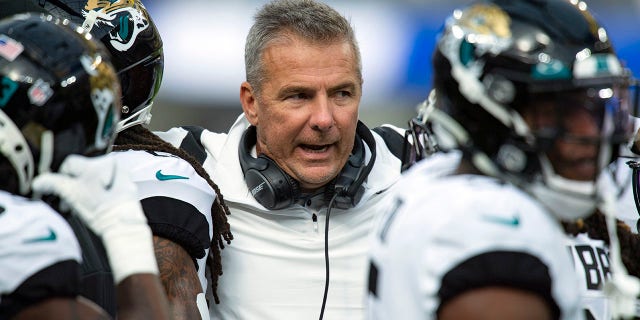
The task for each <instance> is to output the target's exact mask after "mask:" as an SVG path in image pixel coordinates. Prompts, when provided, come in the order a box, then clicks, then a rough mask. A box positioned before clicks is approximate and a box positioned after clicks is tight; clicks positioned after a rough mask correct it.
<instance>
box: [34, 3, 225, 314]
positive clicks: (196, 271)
mask: <svg viewBox="0 0 640 320" xmlns="http://www.w3.org/2000/svg"><path fill="white" fill-rule="evenodd" d="M27 2H29V3H30V7H33V6H35V7H36V9H38V10H44V11H45V12H47V13H50V14H52V15H54V16H57V17H60V18H64V19H68V20H70V21H73V22H75V23H77V24H79V25H82V27H83V28H85V29H86V30H88V31H90V32H91V34H92V35H93V36H94V37H96V38H97V39H99V40H100V41H101V42H102V43H103V44H104V45H105V46H106V47H107V49H108V50H109V52H110V53H111V56H112V59H113V64H114V66H115V68H116V71H117V75H118V78H119V79H120V82H121V84H122V108H121V110H120V114H121V119H122V120H121V121H120V123H119V124H118V128H117V130H118V132H119V134H118V137H117V140H116V142H115V146H114V151H117V152H113V153H111V155H112V156H113V157H115V159H116V160H117V161H118V163H119V165H121V166H124V167H127V168H128V170H129V171H130V172H131V173H130V177H131V179H132V180H133V181H134V182H135V183H136V185H137V187H138V197H139V199H140V201H141V203H142V207H143V209H144V212H145V215H146V217H147V220H148V222H149V226H150V227H151V230H152V231H153V235H154V236H153V241H154V247H155V251H156V258H157V261H158V265H159V268H160V274H161V279H162V283H163V285H164V287H165V290H166V293H167V296H168V298H169V301H170V305H171V310H172V313H173V316H174V317H176V318H185V319H194V318H197V319H200V318H201V317H202V318H204V319H207V318H208V311H207V310H208V302H210V303H213V302H214V301H215V302H218V297H217V294H216V286H217V279H218V276H219V275H221V273H222V266H221V259H220V249H222V248H223V246H224V243H225V242H226V243H229V241H230V240H231V239H232V235H231V233H230V230H229V224H228V223H227V220H226V215H227V213H228V209H227V208H226V205H225V204H224V201H223V199H222V196H221V195H220V193H219V191H218V187H217V185H216V184H215V183H214V182H213V181H212V179H211V178H210V177H209V175H208V174H207V173H206V172H205V171H204V169H202V166H201V163H200V162H199V160H202V159H196V158H195V157H193V156H190V155H189V154H187V153H186V152H184V151H182V150H181V149H178V148H175V147H173V146H171V145H170V144H168V143H165V142H164V141H163V140H161V139H159V138H157V137H156V136H155V135H154V134H153V133H151V131H149V130H148V129H147V128H146V125H147V124H148V123H149V121H150V120H151V108H152V104H153V101H154V98H155V96H156V94H157V92H158V90H159V88H160V84H161V81H162V73H163V67H164V65H163V59H164V55H163V44H162V38H161V35H160V33H159V31H158V29H157V27H156V25H155V23H154V22H153V20H152V18H151V16H150V15H149V12H148V11H147V9H146V8H145V7H144V5H143V3H142V2H141V1H139V0H123V1H115V2H114V1H70V0H60V1H36V0H30V1H27ZM187 149H188V146H187ZM74 229H75V230H76V232H77V233H79V234H84V235H85V236H84V237H83V238H84V239H85V240H84V241H81V245H84V246H86V247H88V248H89V249H90V250H89V251H90V252H89V253H88V255H91V256H93V258H92V259H91V261H93V262H92V263H87V264H85V265H84V266H83V268H84V274H85V281H84V283H85V285H84V291H83V292H84V293H85V295H86V296H88V297H91V299H93V300H95V301H100V304H103V305H106V306H107V307H108V308H109V309H110V310H115V304H114V301H113V296H114V294H113V293H112V292H109V290H108V289H109V288H108V284H109V277H110V275H109V270H108V269H107V268H105V267H106V266H108V265H107V264H105V263H104V261H102V260H104V255H102V254H100V252H101V250H100V244H99V243H96V241H92V239H93V238H94V237H93V236H92V235H90V234H87V232H85V231H84V230H83V229H84V228H83V226H82V225H80V224H76V225H74ZM100 257H102V260H101V259H100ZM87 258H88V257H87ZM207 292H209V293H210V294H211V296H206V297H205V294H206V293H207Z"/></svg>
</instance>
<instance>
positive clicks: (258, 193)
mask: <svg viewBox="0 0 640 320" xmlns="http://www.w3.org/2000/svg"><path fill="white" fill-rule="evenodd" d="M253 159H254V161H255V163H256V165H255V166H253V167H251V166H249V167H248V168H247V170H246V171H245V173H244V180H245V182H246V183H247V187H248V188H249V192H251V195H253V197H254V198H255V199H256V200H257V201H258V202H259V203H260V204H261V205H263V206H264V207H265V208H267V209H270V210H278V209H283V208H286V207H288V206H290V205H291V204H293V203H294V202H295V201H296V200H297V199H298V198H299V197H300V187H299V185H298V182H297V181H295V180H294V179H293V178H291V177H290V176H289V175H288V174H286V173H285V172H284V171H282V170H281V169H280V168H279V167H278V166H277V165H276V163H275V162H274V161H273V160H271V159H269V158H268V157H266V156H264V155H260V156H259V157H258V158H253ZM258 163H259V164H258Z"/></svg>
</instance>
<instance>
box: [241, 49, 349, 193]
mask: <svg viewBox="0 0 640 320" xmlns="http://www.w3.org/2000/svg"><path fill="white" fill-rule="evenodd" d="M262 59H263V60H262V61H263V65H264V70H265V74H266V76H267V77H266V79H265V80H264V81H263V83H262V88H261V92H260V94H259V95H256V94H255V91H254V88H252V87H251V85H249V84H248V83H247V82H244V83H243V84H242V86H241V90H240V98H241V102H242V107H243V110H244V113H245V115H246V117H247V119H248V120H249V122H250V123H251V124H253V125H255V126H256V127H257V150H258V153H262V154H265V155H266V156H268V157H270V158H271V159H273V160H274V161H275V162H276V163H277V164H278V165H279V166H280V168H282V169H283V170H284V171H285V172H286V173H288V174H289V175H291V176H292V177H293V178H294V179H296V180H297V181H298V182H299V183H300V186H301V188H302V189H303V191H309V190H314V189H317V188H320V187H322V186H323V185H325V184H327V183H328V182H330V181H331V180H332V179H333V178H335V177H336V176H337V175H338V174H339V173H340V170H341V169H342V167H343V166H344V164H345V163H346V161H347V159H348V157H349V154H350V153H351V149H352V148H353V142H354V137H355V131H356V125H357V121H358V106H359V104H360V97H361V94H362V93H361V92H362V82H361V79H360V77H359V76H358V72H357V68H358V65H357V62H356V59H355V56H354V53H353V51H352V49H351V47H350V45H349V44H348V43H347V42H336V43H329V44H315V43H308V42H306V41H304V40H302V39H300V38H297V37H289V39H288V40H287V41H279V42H276V43H272V44H271V45H270V46H268V47H267V48H266V49H265V51H264V53H263V55H262Z"/></svg>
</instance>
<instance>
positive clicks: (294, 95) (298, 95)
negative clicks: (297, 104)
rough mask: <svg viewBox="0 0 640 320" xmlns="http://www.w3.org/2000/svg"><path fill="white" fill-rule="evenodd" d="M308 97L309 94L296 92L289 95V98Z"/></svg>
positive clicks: (300, 98) (301, 98)
mask: <svg viewBox="0 0 640 320" xmlns="http://www.w3.org/2000/svg"><path fill="white" fill-rule="evenodd" d="M306 98H307V95H306V94H304V93H296V94H292V95H290V96H288V97H287V99H293V100H303V99H306Z"/></svg>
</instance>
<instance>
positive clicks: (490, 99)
mask: <svg viewBox="0 0 640 320" xmlns="http://www.w3.org/2000/svg"><path fill="white" fill-rule="evenodd" d="M432 63H433V69H434V75H433V86H434V89H435V92H436V94H435V101H436V105H437V108H436V111H435V112H432V113H431V114H430V119H431V121H432V122H434V130H435V131H436V136H438V138H439V137H440V136H444V137H446V139H440V138H439V139H440V141H438V146H439V147H440V148H446V147H447V144H448V143H443V142H442V141H443V140H447V141H450V142H451V143H450V144H451V145H450V146H449V148H451V147H455V148H460V149H462V150H463V152H464V153H466V154H467V157H468V158H469V159H471V160H472V161H473V164H474V166H475V167H476V168H477V169H479V170H480V171H482V172H483V173H484V174H487V175H491V176H498V177H501V178H504V179H506V180H509V181H512V182H515V183H516V184H518V185H521V186H523V187H524V188H525V189H526V190H528V191H529V192H530V193H532V194H533V195H534V196H535V197H537V198H539V199H540V200H541V201H542V202H543V203H545V204H547V205H548V207H549V208H550V209H551V210H552V211H553V212H554V213H555V214H556V215H557V216H558V217H559V218H561V219H566V220H572V219H575V218H577V217H580V216H584V215H586V214H588V213H591V212H592V210H593V208H594V207H595V205H596V202H597V201H599V200H598V198H599V194H598V191H597V190H598V188H599V187H598V185H599V183H600V182H599V178H597V177H596V178H594V179H593V181H581V180H576V179H571V178H565V177H563V176H561V175H560V174H558V173H557V171H556V168H554V165H555V164H554V163H553V161H549V156H548V155H549V151H550V150H551V149H552V148H553V146H554V145H555V143H556V142H557V141H559V140H560V139H562V140H563V141H567V140H572V141H573V142H572V143H591V144H593V145H596V146H597V148H598V151H597V153H598V155H597V156H593V158H594V162H596V161H597V168H598V169H603V168H605V167H606V166H607V165H608V164H609V163H610V162H611V161H612V159H614V158H615V157H616V155H617V151H618V149H619V148H618V145H620V144H623V143H627V142H628V141H629V139H630V135H631V127H632V126H631V121H630V116H629V115H630V111H631V109H632V106H631V105H630V104H631V102H630V99H629V93H628V91H629V90H628V89H629V85H630V83H631V75H630V72H629V71H628V70H627V69H626V68H624V67H623V64H622V62H621V61H620V60H619V59H618V57H617V55H616V53H615V51H614V48H613V46H612V44H611V42H610V39H609V37H608V35H607V31H606V29H605V28H604V27H602V26H601V25H600V24H599V23H598V22H597V21H596V19H595V18H594V16H593V15H592V14H591V13H590V12H589V10H588V8H587V5H586V4H585V3H584V2H581V1H569V0H522V1H511V0H487V1H477V2H474V3H472V4H470V5H468V6H466V7H465V8H463V9H460V10H456V11H454V13H453V14H452V16H450V17H449V18H448V19H447V21H446V23H445V26H444V29H443V31H442V33H441V34H440V36H439V38H438V41H437V48H436V50H435V52H434V54H433V57H432ZM540 104H546V105H547V107H546V108H545V109H542V108H541V107H539V106H538V105H540ZM549 105H550V106H552V107H551V108H549V107H548V106H549ZM578 109H580V110H586V111H587V112H588V113H589V114H590V116H591V117H592V118H593V119H595V121H596V122H598V123H597V126H598V130H599V134H597V135H598V138H596V139H593V138H591V140H589V138H585V137H576V136H572V135H571V134H569V133H568V131H569V129H568V125H569V124H571V123H572V120H571V119H573V118H572V117H573V115H574V113H575V112H577V110H578ZM633 109H635V108H633ZM535 112H538V114H540V113H544V114H545V116H546V118H549V119H551V120H550V121H551V122H553V123H552V124H548V123H547V124H545V125H544V126H540V127H536V128H531V127H530V126H529V125H528V124H527V121H525V119H526V116H527V114H531V113H535ZM581 112H582V111H581ZM438 132H440V133H438ZM596 157H597V158H598V159H595V158H596Z"/></svg>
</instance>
